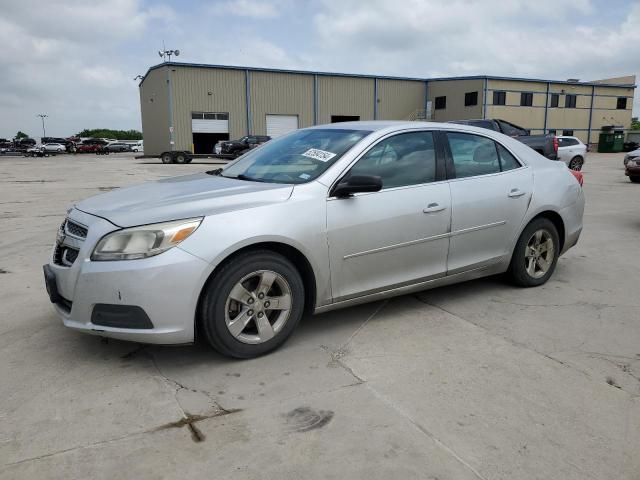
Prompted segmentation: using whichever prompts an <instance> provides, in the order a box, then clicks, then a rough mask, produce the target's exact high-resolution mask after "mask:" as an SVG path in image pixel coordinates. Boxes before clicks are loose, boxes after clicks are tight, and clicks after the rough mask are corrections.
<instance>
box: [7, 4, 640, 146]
mask: <svg viewBox="0 0 640 480" xmlns="http://www.w3.org/2000/svg"><path fill="white" fill-rule="evenodd" d="M0 11H1V12H2V14H1V15H0V45H1V46H2V47H1V48H2V56H0V137H13V135H15V133H16V132H17V131H18V130H22V131H24V132H26V133H28V134H29V135H32V136H35V137H39V136H40V135H41V134H42V133H41V126H40V119H39V118H38V117H36V115H37V114H38V113H46V114H47V115H49V118H48V119H47V134H48V135H52V136H69V135H71V134H75V133H77V132H78V131H79V130H81V129H83V128H98V127H104V128H118V129H120V128H122V129H129V128H136V129H139V128H140V106H139V99H138V88H137V82H134V81H133V77H135V76H136V75H138V74H144V73H145V72H146V70H147V69H148V67H149V66H151V65H155V64H157V63H159V61H160V58H159V57H158V53H157V51H158V50H159V49H160V48H161V47H162V41H163V40H164V41H165V44H166V46H167V48H174V49H175V48H179V49H180V50H181V56H180V57H179V59H178V60H180V61H184V62H201V63H218V64H232V65H247V66H260V67H275V68H299V69H304V70H322V71H337V72H350V73H373V74H385V75H399V76H416V77H434V76H447V75H478V74H488V75H504V76H522V77H536V78H545V79H567V78H580V79H581V80H593V79H599V78H606V77H615V76H622V75H629V74H636V73H638V71H639V70H640V1H631V0H629V1H625V0H609V1H601V0H598V1H596V0H591V1H590V0H535V1H533V0H483V1H467V0H446V1H436V0H407V1H403V0H367V1H356V0H324V1H314V2H311V1H294V0H270V1H266V0H265V1H262V0H220V1H209V2H205V1H196V0H186V1H166V2H162V1H157V2H156V1H141V0H101V1H100V2H95V3H94V2H88V1H86V0H83V1H81V0H49V1H41V0H20V1H14V0H0ZM639 111H640V102H639V100H638V95H636V100H635V102H634V116H637V115H638V112H639Z"/></svg>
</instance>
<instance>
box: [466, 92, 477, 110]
mask: <svg viewBox="0 0 640 480" xmlns="http://www.w3.org/2000/svg"><path fill="white" fill-rule="evenodd" d="M473 105H478V92H467V93H465V94H464V106H465V107H471V106H473Z"/></svg>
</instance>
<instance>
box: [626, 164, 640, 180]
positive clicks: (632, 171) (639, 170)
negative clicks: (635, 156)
mask: <svg viewBox="0 0 640 480" xmlns="http://www.w3.org/2000/svg"><path fill="white" fill-rule="evenodd" d="M639 163H640V161H636V160H630V161H629V162H628V163H627V165H626V166H625V167H624V174H625V175H626V176H627V177H630V176H634V177H635V176H640V164H639Z"/></svg>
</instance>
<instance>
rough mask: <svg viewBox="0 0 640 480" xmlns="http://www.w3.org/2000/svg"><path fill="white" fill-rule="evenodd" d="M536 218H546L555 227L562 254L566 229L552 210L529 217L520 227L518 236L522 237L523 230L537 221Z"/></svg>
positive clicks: (557, 214)
mask: <svg viewBox="0 0 640 480" xmlns="http://www.w3.org/2000/svg"><path fill="white" fill-rule="evenodd" d="M538 218H546V219H548V220H549V221H550V222H551V223H553V225H554V226H555V227H556V230H557V231H558V239H559V240H560V252H562V250H563V249H564V244H565V242H566V229H565V225H564V220H563V219H562V216H561V215H560V214H559V213H558V212H556V211H554V210H543V211H541V212H539V213H537V214H536V215H534V216H533V217H531V218H530V219H529V221H528V222H527V223H526V224H524V225H523V226H522V229H521V231H520V235H522V232H523V231H524V229H525V228H527V226H528V225H529V224H530V223H531V222H533V221H534V220H537V219H538ZM520 235H518V238H519V237H520Z"/></svg>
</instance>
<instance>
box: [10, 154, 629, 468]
mask: <svg viewBox="0 0 640 480" xmlns="http://www.w3.org/2000/svg"><path fill="white" fill-rule="evenodd" d="M210 168H211V166H210V165H204V164H191V165H180V166H178V165H162V164H160V163H158V162H157V161H140V160H135V159H133V158H132V157H131V156H128V155H111V156H109V157H107V158H104V157H97V156H92V155H87V156H77V157H72V156H59V157H53V158H44V159H25V158H19V157H17V158H16V157H14V158H11V157H0V219H1V222H2V237H0V320H1V321H0V385H2V388H1V390H0V478H3V479H4V478H7V479H16V478H18V479H20V478H29V479H31V478H38V479H47V478H52V479H53V478H66V479H76V478H78V479H85V478H98V479H102V478H104V479H120V478H122V479H125V478H138V479H147V478H149V479H151V478H153V479H157V478H176V477H180V478H192V477H196V476H199V477H202V476H205V478H240V479H245V478H246V479H252V478H256V479H258V478H260V479H263V478H278V479H280V478H292V479H293V478H323V479H324V478H336V479H338V478H339V479H344V478H367V479H368V480H370V479H388V478H391V477H394V478H403V479H405V478H420V479H425V478H430V479H436V478H437V479H440V480H443V479H509V480H511V479H516V478H517V479H537V478H544V479H549V478H557V479H563V480H564V479H585V478H594V479H605V478H606V479H629V480H631V479H636V480H637V479H640V455H639V453H640V296H638V293H637V292H638V287H639V285H640V273H639V268H638V267H639V266H640V256H639V255H638V254H637V253H636V252H637V251H638V240H639V239H640V235H639V233H640V215H639V213H638V212H639V208H638V205H640V185H634V184H631V183H630V182H629V181H628V180H627V179H626V177H624V174H623V169H622V155H621V154H591V155H590V156H589V159H588V162H587V164H586V167H585V170H584V173H585V178H586V184H585V190H586V195H587V208H586V214H585V230H584V233H583V235H582V238H581V240H580V243H579V244H578V246H577V247H576V248H575V249H573V250H571V251H570V252H569V253H567V254H566V255H565V256H564V257H562V258H561V259H560V262H559V264H558V268H557V270H556V273H555V275H554V277H553V278H552V279H551V281H549V282H548V283H547V284H546V285H544V286H543V287H539V288H536V289H527V290H522V289H517V288H514V287H511V286H509V285H506V284H505V283H503V282H502V281H501V279H499V278H489V279H483V280H478V281H473V282H469V283H464V284H460V285H456V286H451V287H446V288H440V289H437V290H431V291H425V292H421V293H418V294H415V295H410V296H404V297H398V298H395V299H391V300H388V301H384V302H377V303H373V304H369V305H362V306H359V307H355V308H350V309H346V310H342V311H336V312H331V313H328V314H324V315H319V316H314V317H308V318H305V319H303V322H302V324H301V325H300V327H299V328H298V330H297V331H296V332H295V333H294V335H293V336H292V338H291V339H290V341H289V342H288V343H287V344H286V345H285V346H284V347H283V348H282V349H280V350H279V351H277V352H275V353H273V354H271V355H268V356H266V357H263V358H259V359H256V360H250V361H233V360H229V359H226V358H223V357H221V356H219V355H217V354H216V353H214V352H212V351H211V350H210V349H209V348H207V347H206V346H204V345H196V346H185V347H148V346H139V345H136V344H130V343H124V342H116V341H109V342H104V341H101V340H100V339H98V338H96V337H92V336H86V335H82V334H79V333H75V332H71V331H69V330H66V329H65V328H64V327H63V326H62V325H61V323H60V321H59V320H58V319H57V318H56V316H55V314H54V313H53V311H52V309H51V307H50V305H49V304H48V300H47V298H46V295H45V292H44V287H43V281H42V272H41V265H42V264H43V263H45V262H46V261H47V258H48V255H49V252H50V249H51V245H52V242H53V240H54V237H55V232H56V228H57V227H58V225H59V224H60V222H61V221H62V219H63V216H64V212H65V210H66V208H67V207H68V206H69V205H70V204H71V203H73V202H74V201H76V200H79V199H81V198H83V197H86V196H89V195H92V194H95V193H98V192H100V191H105V190H108V189H111V188H114V187H118V186H123V185H127V184H131V183H135V182H139V181H142V180H147V179H152V178H159V177H163V176H170V175H176V174H181V173H187V172H193V171H202V170H205V169H210Z"/></svg>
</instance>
